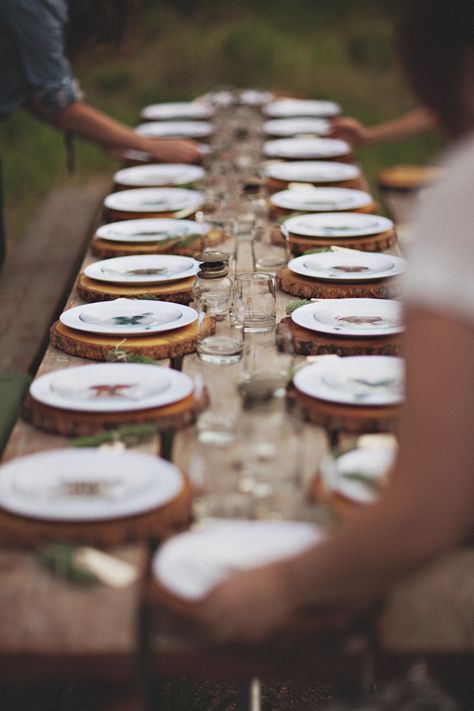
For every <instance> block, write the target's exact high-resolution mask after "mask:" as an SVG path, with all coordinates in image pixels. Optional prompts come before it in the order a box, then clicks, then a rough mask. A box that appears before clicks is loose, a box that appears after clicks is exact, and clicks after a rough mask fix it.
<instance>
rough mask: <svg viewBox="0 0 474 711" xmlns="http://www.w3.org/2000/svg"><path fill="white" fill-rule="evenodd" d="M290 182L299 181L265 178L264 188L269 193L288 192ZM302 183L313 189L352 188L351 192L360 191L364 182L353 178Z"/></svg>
mask: <svg viewBox="0 0 474 711" xmlns="http://www.w3.org/2000/svg"><path fill="white" fill-rule="evenodd" d="M290 182H299V181H288V180H277V179H276V178H267V179H266V180H265V186H266V187H267V189H268V191H269V192H270V193H277V192H280V191H281V190H288V185H289V184H290ZM304 183H306V184H309V185H314V187H315V188H352V189H353V190H362V189H363V188H364V182H363V180H362V178H354V179H353V180H337V181H335V182H334V181H331V182H318V181H313V180H310V181H306V180H305V181H304Z"/></svg>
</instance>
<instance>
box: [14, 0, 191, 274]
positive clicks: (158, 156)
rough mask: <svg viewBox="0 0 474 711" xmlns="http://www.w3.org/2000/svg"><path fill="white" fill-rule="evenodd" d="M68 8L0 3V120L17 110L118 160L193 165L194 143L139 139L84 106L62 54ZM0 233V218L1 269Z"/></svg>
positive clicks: (36, 0)
mask: <svg viewBox="0 0 474 711" xmlns="http://www.w3.org/2000/svg"><path fill="white" fill-rule="evenodd" d="M101 4H102V3H99V8H98V11H100V9H101V8H100V6H101ZM69 9H70V8H69V3H68V2H66V0H0V119H1V120H4V119H6V118H7V117H8V116H10V115H11V114H12V113H13V112H14V111H15V110H16V109H18V108H20V107H21V108H24V109H27V110H29V111H31V112H32V113H34V114H35V115H36V116H38V117H39V118H41V119H43V120H45V121H47V122H48V123H51V124H53V125H54V126H55V127H57V128H58V129H60V130H62V131H65V132H67V133H74V134H77V135H79V136H81V137H82V138H85V139H87V140H89V141H91V142H92V143H95V144H96V145H98V146H99V147H101V148H102V149H103V150H105V151H107V152H108V153H110V154H112V155H113V156H115V157H117V158H123V156H124V154H125V152H126V151H127V150H136V151H143V152H145V153H148V154H150V156H151V159H152V160H156V161H163V162H172V163H175V162H176V163H192V162H194V161H196V160H198V159H199V157H200V152H199V149H198V146H197V144H196V143H195V142H194V141H191V140H173V139H150V138H146V137H145V136H140V135H139V134H137V133H135V131H134V130H133V129H132V128H130V127H129V126H126V125H125V124H122V123H120V122H119V121H116V120H114V119H112V118H111V117H110V116H108V115H107V114H105V113H103V112H102V111H99V110H98V109H95V108H94V107H93V106H91V105H90V104H87V103H86V102H85V101H84V95H83V93H82V91H81V89H80V87H79V84H78V82H77V81H76V79H75V78H74V76H73V74H72V71H71V66H70V64H69V61H68V59H67V57H66V55H65V40H66V33H67V30H68V16H69ZM2 232H3V230H2V228H1V219H0V264H1V261H2V256H3V254H2V253H3V245H2V242H4V240H3V239H2Z"/></svg>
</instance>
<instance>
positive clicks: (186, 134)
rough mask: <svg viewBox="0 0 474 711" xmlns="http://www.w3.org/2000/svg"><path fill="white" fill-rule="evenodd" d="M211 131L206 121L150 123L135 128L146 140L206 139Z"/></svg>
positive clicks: (210, 125) (210, 126) (209, 124)
mask: <svg viewBox="0 0 474 711" xmlns="http://www.w3.org/2000/svg"><path fill="white" fill-rule="evenodd" d="M213 130H214V129H213V126H212V123H209V122H208V121H150V122H149V123H141V124H140V125H139V126H137V127H136V128H135V131H136V132H137V133H139V134H140V135H141V136H147V137H148V138H206V137H207V136H210V135H211V133H212V131H213Z"/></svg>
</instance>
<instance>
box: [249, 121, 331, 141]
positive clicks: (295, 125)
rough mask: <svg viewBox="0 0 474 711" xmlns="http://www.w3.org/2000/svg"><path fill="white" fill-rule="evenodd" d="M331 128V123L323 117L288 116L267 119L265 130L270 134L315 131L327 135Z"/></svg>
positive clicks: (319, 134) (279, 134)
mask: <svg viewBox="0 0 474 711" xmlns="http://www.w3.org/2000/svg"><path fill="white" fill-rule="evenodd" d="M329 129H330V123H329V121H328V120H327V119H322V118H311V117H308V118H287V119H273V120H272V121H265V123H264V124H263V132H264V133H266V134H267V135H268V136H297V135H298V134H304V133H314V134H316V136H325V135H326V134H327V133H328V131H329Z"/></svg>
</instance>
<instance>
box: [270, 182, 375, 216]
mask: <svg viewBox="0 0 474 711" xmlns="http://www.w3.org/2000/svg"><path fill="white" fill-rule="evenodd" d="M269 203H270V210H271V212H272V214H273V215H275V216H279V215H291V214H292V213H295V212H296V213H319V212H331V213H332V212H357V213H374V212H376V210H377V204H376V203H375V201H374V199H373V197H372V196H371V195H370V194H369V193H367V192H364V191H363V190H354V189H353V188H333V187H331V188H329V187H314V186H303V185H298V186H295V187H292V188H291V189H288V190H282V191H280V192H277V193H273V195H271V197H270V200H269Z"/></svg>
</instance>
